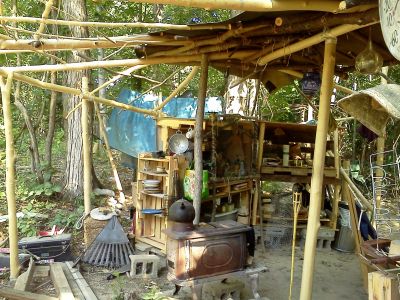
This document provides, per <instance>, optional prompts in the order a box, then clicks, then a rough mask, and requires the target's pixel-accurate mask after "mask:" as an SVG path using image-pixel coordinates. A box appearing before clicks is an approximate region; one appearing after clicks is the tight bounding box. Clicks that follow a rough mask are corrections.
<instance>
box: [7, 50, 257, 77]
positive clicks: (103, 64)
mask: <svg viewBox="0 0 400 300" xmlns="http://www.w3.org/2000/svg"><path fill="white" fill-rule="evenodd" d="M255 52H256V51H253V50H243V51H236V52H235V51H233V52H225V53H213V54H210V55H209V60H210V61H211V60H213V61H214V60H224V59H232V60H233V59H239V60H240V59H243V58H244V57H246V56H248V55H251V54H253V53H255ZM200 61H201V55H182V56H171V57H151V58H134V59H116V60H109V61H91V62H80V63H67V64H57V65H37V66H21V67H3V68H0V72H1V71H2V70H3V71H12V72H53V71H56V72H59V71H79V70H87V69H97V68H109V67H121V66H138V65H146V66H148V65H156V64H182V63H186V64H192V63H193V62H200Z"/></svg>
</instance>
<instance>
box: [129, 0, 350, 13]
mask: <svg viewBox="0 0 400 300" xmlns="http://www.w3.org/2000/svg"><path fill="white" fill-rule="evenodd" d="M129 1H130V2H135V3H153V4H171V5H177V6H185V7H198V8H204V9H207V10H211V9H231V10H243V11H286V10H316V11H325V12H339V11H341V10H344V9H345V8H346V2H345V1H331V0H330V1H322V0H321V1H296V0H281V1H279V0H129Z"/></svg>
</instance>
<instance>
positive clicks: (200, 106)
mask: <svg viewBox="0 0 400 300" xmlns="http://www.w3.org/2000/svg"><path fill="white" fill-rule="evenodd" d="M207 80H208V57H207V55H206V54H203V55H202V57H201V74H200V86H199V95H198V98H197V112H196V122H195V125H194V170H195V189H194V190H195V194H194V199H193V206H194V209H195V212H196V216H195V218H194V221H193V224H195V225H199V223H200V210H201V194H202V190H203V150H202V145H203V120H204V110H205V102H206V95H207Z"/></svg>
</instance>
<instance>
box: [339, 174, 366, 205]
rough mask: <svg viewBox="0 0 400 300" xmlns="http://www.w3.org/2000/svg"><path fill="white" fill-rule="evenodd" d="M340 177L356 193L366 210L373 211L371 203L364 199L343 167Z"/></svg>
mask: <svg viewBox="0 0 400 300" xmlns="http://www.w3.org/2000/svg"><path fill="white" fill-rule="evenodd" d="M340 175H341V176H342V178H343V179H344V180H345V181H346V182H347V184H348V185H349V187H350V188H351V190H352V191H353V192H354V194H355V195H356V196H357V199H358V200H360V202H361V204H362V205H363V207H364V208H365V209H366V210H369V211H373V210H374V209H373V207H372V205H371V203H369V201H368V200H367V199H366V198H365V197H364V195H363V194H362V193H361V191H360V190H359V189H358V188H357V186H356V185H355V184H354V183H353V181H351V179H350V177H349V175H347V173H346V171H345V170H344V169H343V168H342V167H341V168H340Z"/></svg>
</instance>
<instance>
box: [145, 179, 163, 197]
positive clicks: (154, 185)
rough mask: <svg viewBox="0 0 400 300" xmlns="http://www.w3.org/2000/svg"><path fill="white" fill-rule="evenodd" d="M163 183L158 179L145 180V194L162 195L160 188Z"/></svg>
mask: <svg viewBox="0 0 400 300" xmlns="http://www.w3.org/2000/svg"><path fill="white" fill-rule="evenodd" d="M160 183H161V181H160V180H158V179H146V180H143V192H144V193H146V194H159V193H162V190H161V188H160Z"/></svg>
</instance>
